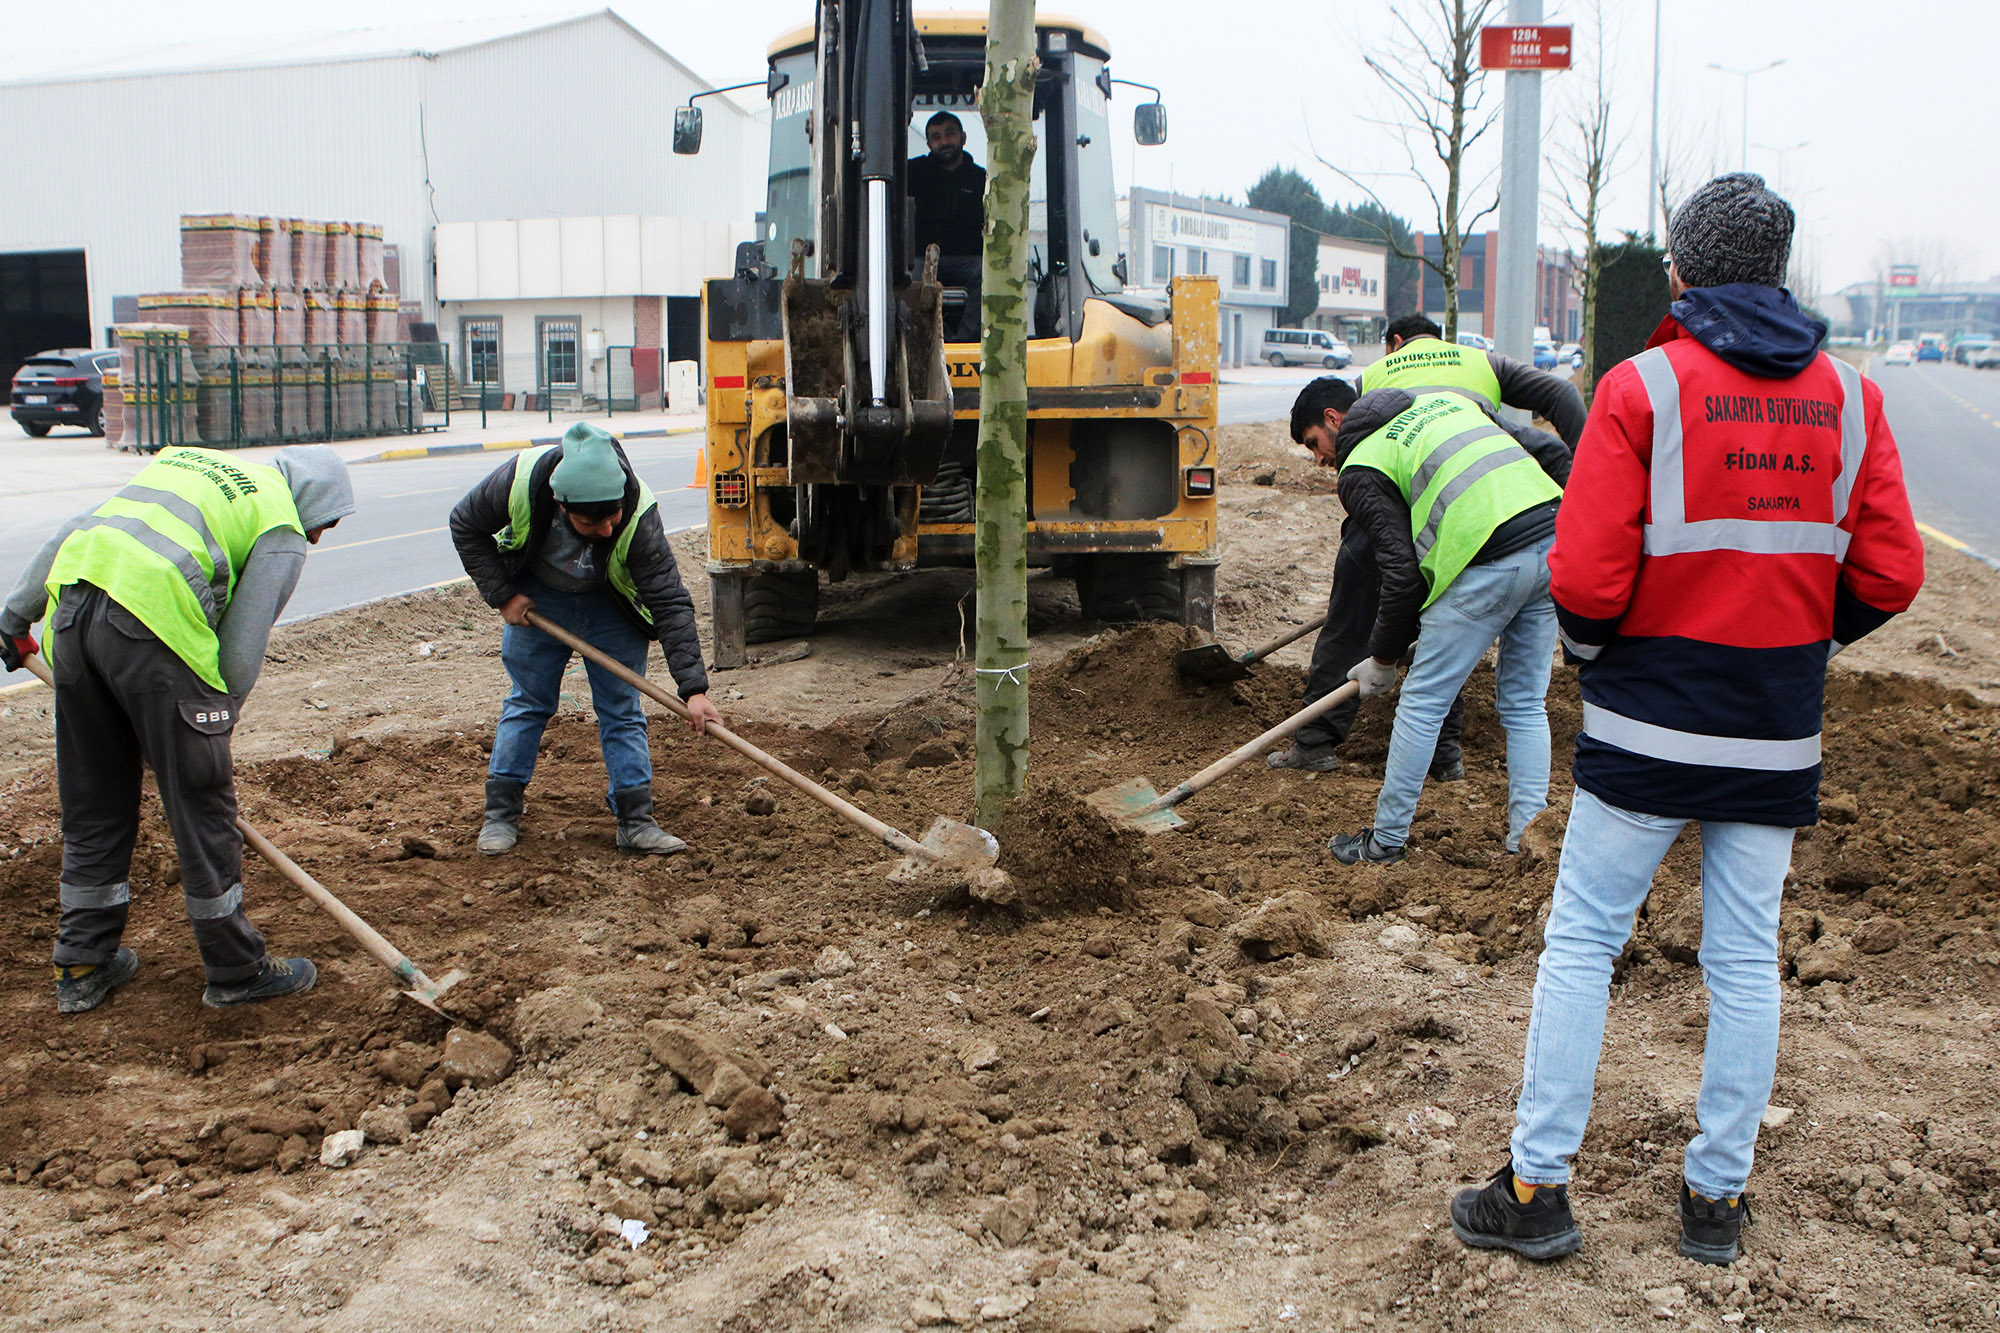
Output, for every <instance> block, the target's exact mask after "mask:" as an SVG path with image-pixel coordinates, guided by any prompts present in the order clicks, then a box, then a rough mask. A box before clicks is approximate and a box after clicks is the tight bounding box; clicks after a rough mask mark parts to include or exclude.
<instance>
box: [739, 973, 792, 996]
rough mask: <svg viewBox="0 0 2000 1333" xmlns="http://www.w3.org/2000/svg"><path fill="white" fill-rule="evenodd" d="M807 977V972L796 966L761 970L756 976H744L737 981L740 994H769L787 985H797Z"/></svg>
mask: <svg viewBox="0 0 2000 1333" xmlns="http://www.w3.org/2000/svg"><path fill="white" fill-rule="evenodd" d="M805 979H806V974H805V973H803V972H801V971H799V970H798V969H797V968H796V967H780V968H775V969H773V970H772V971H769V972H759V973H758V974H757V975H756V976H754V977H744V978H742V979H741V980H739V981H738V982H737V983H736V993H737V994H738V995H769V994H770V993H771V992H772V991H774V990H778V989H780V988H782V987H785V986H796V985H798V984H799V983H800V982H802V981H804V980H805Z"/></svg>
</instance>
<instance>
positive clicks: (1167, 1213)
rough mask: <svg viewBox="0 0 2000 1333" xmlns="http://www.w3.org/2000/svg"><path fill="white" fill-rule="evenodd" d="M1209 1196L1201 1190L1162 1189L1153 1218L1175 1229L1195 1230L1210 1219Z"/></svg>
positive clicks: (1155, 1204) (1162, 1224) (1156, 1200)
mask: <svg viewBox="0 0 2000 1333" xmlns="http://www.w3.org/2000/svg"><path fill="white" fill-rule="evenodd" d="M1208 1209H1209V1202H1208V1196H1207V1195H1206V1194H1203V1193H1202V1192H1201V1191H1200V1190H1161V1191H1160V1197H1158V1198H1157V1199H1155V1201H1154V1208H1153V1218H1154V1220H1155V1221H1156V1222H1158V1223H1159V1225H1161V1226H1163V1227H1167V1228H1169V1229H1171V1230H1174V1231H1193V1230H1194V1229H1195V1228H1196V1227H1198V1226H1200V1225H1201V1224H1202V1223H1203V1222H1206V1221H1207V1220H1208Z"/></svg>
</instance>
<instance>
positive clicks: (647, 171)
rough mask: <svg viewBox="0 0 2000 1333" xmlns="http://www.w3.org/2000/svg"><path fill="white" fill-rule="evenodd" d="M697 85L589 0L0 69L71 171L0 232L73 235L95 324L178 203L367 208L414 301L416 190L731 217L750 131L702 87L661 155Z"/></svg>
mask: <svg viewBox="0 0 2000 1333" xmlns="http://www.w3.org/2000/svg"><path fill="white" fill-rule="evenodd" d="M755 73H756V71H752V73H751V76H752V77H754V75H755ZM698 86H699V85H698V84H697V82H696V81H695V80H694V78H693V76H692V75H691V74H690V73H689V72H688V71H687V70H686V69H685V68H684V67H683V66H681V65H680V64H679V63H678V62H677V61H674V60H673V59H671V58H670V57H667V56H664V55H663V54H662V53H660V52H659V51H658V50H657V49H656V48H654V47H653V46H652V45H651V44H650V43H648V42H646V41H645V40H644V39H643V38H641V37H639V36H638V35H637V34H635V33H634V32H632V31H631V30H630V29H627V28H626V27H625V26H624V24H622V23H621V22H619V21H618V20H617V19H616V18H614V17H612V16H611V15H610V14H609V13H608V12H600V13H597V14H592V15H589V16H586V17H584V18H581V19H578V20H575V21H573V22H570V23H565V24H560V25H557V26H555V27H551V28H544V29H540V30H537V31H534V32H529V33H524V34H519V35H517V36H514V37H510V38H504V39H501V40H499V41H494V42H488V43H484V44H481V45H478V46H472V47H466V48H463V49H460V50H457V51H450V52H445V53H443V54H441V55H438V56H436V57H434V58H424V57H415V56H397V57H387V58H373V59H354V60H340V61H332V62H327V63H323V64H298V65H286V66H271V67H265V68H257V69H238V70H216V71H207V72H186V73H164V74H140V75H128V76H122V77H105V78H85V79H76V80H71V81H65V82H55V83H39V84H34V83H19V84H7V85H0V126H4V127H6V131H7V138H8V142H10V143H13V144H16V145H19V144H24V143H53V144H65V145H70V146H71V151H70V155H69V157H68V158H67V159H66V161H67V162H68V164H69V166H70V167H71V168H76V169H80V170H82V171H84V173H85V174H84V175H83V176H82V177H80V178H79V177H74V176H72V177H68V178H64V179H62V180H61V181H60V182H53V181H52V182H51V184H50V187H49V188H47V189H39V188H33V187H31V186H30V185H29V183H28V182H26V181H24V180H18V179H17V180H15V181H13V182H12V183H11V184H10V186H9V188H7V189H5V190H0V251H9V250H43V249H77V248H80V249H82V250H84V251H85V253H86V256H87V262H88V264H89V271H90V306H91V311H90V314H91V324H92V326H93V328H98V329H101V328H103V327H104V326H105V325H107V324H109V323H110V322H111V298H112V296H113V295H131V294H137V293H140V292H148V291H162V290H172V289H174V288H176V287H178V286H179V285H180V257H179V246H180V231H179V224H180V215H181V214H182V213H214V212H232V211H233V212H245V213H255V214H268V215H278V216H290V217H309V218H331V219H342V220H354V221H368V222H379V223H381V224H383V226H384V228H385V239H386V240H388V241H389V242H391V243H393V244H396V245H399V246H401V248H402V253H403V269H402V271H403V285H404V289H405V295H406V297H410V298H419V297H420V298H422V299H423V300H424V303H425V307H426V310H427V312H430V313H434V312H435V310H436V303H435V299H434V294H433V293H432V292H431V291H430V260H429V254H430V235H431V227H432V225H433V214H432V208H433V206H434V207H435V209H436V217H437V218H438V219H442V220H445V221H473V220H479V219H491V218H509V217H516V218H519V217H528V218H537V217H544V218H545V217H560V216H575V215H604V214H655V215H670V216H678V217H682V218H693V219H702V220H709V221H717V222H745V223H747V222H748V221H749V220H750V218H751V215H752V213H753V212H754V211H755V210H756V209H757V208H759V207H761V206H762V200H761V188H759V189H757V190H754V191H753V190H752V189H751V188H750V187H749V182H752V181H761V180H762V177H763V173H764V164H763V159H764V155H765V138H764V134H765V131H764V130H763V127H762V125H761V123H760V122H759V121H758V120H757V119H756V118H754V117H752V116H750V115H748V114H746V113H744V112H743V111H742V110H740V109H739V108H737V107H735V106H734V105H733V104H730V103H728V102H727V101H726V99H723V98H711V99H706V100H705V101H704V103H703V105H704V106H705V107H707V108H709V113H708V118H707V119H708V127H707V128H708V133H707V143H706V144H705V145H704V149H703V152H702V153H701V154H700V155H699V156H697V157H675V156H674V155H673V153H672V151H671V147H670V138H671V131H672V120H673V112H672V108H673V106H674V105H676V104H677V103H680V102H684V101H685V100H686V98H687V96H688V94H689V93H690V92H692V91H694V90H695V89H696V88H697V87H698ZM79 154H80V156H79ZM426 159H428V164H429V172H430V181H431V184H432V186H434V187H435V192H434V194H433V192H432V191H431V190H430V189H427V188H426V185H425V163H426Z"/></svg>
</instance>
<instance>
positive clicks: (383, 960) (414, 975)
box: [23, 657, 465, 1022]
mask: <svg viewBox="0 0 2000 1333" xmlns="http://www.w3.org/2000/svg"><path fill="white" fill-rule="evenodd" d="M23 665H24V666H26V667H27V668H28V670H30V671H32V672H34V673H35V675H36V677H37V678H39V679H40V680H41V682H42V684H44V685H46V686H48V687H49V688H50V689H54V688H55V685H56V682H55V678H54V677H53V676H51V675H50V674H49V668H48V664H47V663H46V662H44V661H42V659H41V658H40V657H31V658H29V659H28V660H27V661H26V662H25V663H23ZM236 828H237V831H238V832H240V833H241V834H242V835H243V841H245V842H247V843H249V844H250V847H251V850H253V851H255V852H256V853H257V855H259V856H261V857H263V858H264V859H265V860H266V861H269V862H270V863H271V865H272V867H273V868H274V869H275V870H277V872H278V873H279V874H281V875H283V876H284V877H285V878H286V879H288V880H290V881H291V882H292V883H293V884H295V885H296V886H298V887H299V888H300V889H302V890H303V891H304V892H305V895H306V897H308V898H310V899H312V900H313V902H314V903H315V904H317V905H318V907H319V909H320V910H321V911H323V912H325V913H326V914H327V915H328V916H330V917H332V918H333V919H334V920H335V921H337V922H339V923H340V928H341V929H342V930H345V931H346V932H347V933H348V934H349V935H352V936H353V937H354V939H355V942H356V943H358V944H359V945H360V946H361V947H362V948H364V949H366V950H367V951H368V952H369V953H370V954H371V955H373V956H374V959H375V961H376V962H378V963H380V964H382V966H384V967H386V968H388V969H389V970H390V971H391V972H393V973H395V974H396V979H397V980H399V981H401V982H402V983H403V984H404V985H406V986H408V987H410V989H409V990H406V991H404V992H403V994H404V995H405V996H406V997H408V998H409V999H412V1000H415V1001H416V1002H417V1003H418V1004H420V1005H422V1006H423V1007H424V1008H426V1009H428V1010H430V1011H431V1012H432V1013H434V1014H436V1015H437V1016H438V1017H439V1018H442V1019H445V1020H446V1021H447V1022H455V1021H457V1020H456V1019H454V1018H453V1017H452V1015H450V1014H448V1013H446V1012H445V1011H444V1010H443V1009H441V1008H439V1007H438V997H440V996H442V995H443V994H444V993H445V992H446V991H448V990H450V989H451V988H452V987H453V986H456V985H457V984H458V983H459V982H461V981H463V980H465V973H463V972H461V971H459V970H458V969H456V968H454V969H452V970H451V971H450V972H447V973H445V975H444V976H442V977H440V978H439V979H438V980H436V981H432V980H431V979H430V978H429V977H427V976H425V975H424V970H423V969H422V968H420V967H418V966H417V965H416V964H415V963H413V962H411V961H410V960H409V958H408V956H406V955H405V954H404V953H403V951H402V950H400V949H398V948H397V947H396V946H395V945H393V944H391V943H389V941H387V940H385V939H383V938H382V936H381V935H380V934H379V933H377V932H376V930H375V928H374V927H373V926H370V925H369V924H368V923H367V922H366V921H363V920H362V919H361V918H360V917H358V916H356V915H355V914H354V912H353V911H352V910H351V909H350V908H349V907H348V906H347V904H346V903H343V902H342V901H340V899H338V898H336V897H334V896H333V894H331V893H329V892H328V891H327V890H326V888H325V886H323V885H322V884H321V883H320V882H319V881H318V880H316V879H314V878H313V877H312V876H311V875H308V874H307V873H306V872H305V871H304V870H302V869H300V868H299V865H298V862H296V861H294V860H292V858H291V857H289V856H286V855H285V854H284V853H283V852H281V851H279V850H278V849H277V847H276V846H275V845H273V844H272V842H271V840H270V839H269V838H266V837H265V836H264V835H263V834H261V833H259V832H258V831H257V830H256V829H254V828H252V827H250V825H249V824H248V823H246V822H245V821H243V820H241V819H238V820H237V821H236Z"/></svg>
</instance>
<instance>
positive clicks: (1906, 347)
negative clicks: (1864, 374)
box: [1882, 343, 1917, 366]
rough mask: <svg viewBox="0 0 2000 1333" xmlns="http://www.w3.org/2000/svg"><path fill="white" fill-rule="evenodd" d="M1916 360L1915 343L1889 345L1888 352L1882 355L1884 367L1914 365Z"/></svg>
mask: <svg viewBox="0 0 2000 1333" xmlns="http://www.w3.org/2000/svg"><path fill="white" fill-rule="evenodd" d="M1916 359H1917V345H1916V344H1915V343H1890V344H1889V350H1888V351H1886V352H1884V353H1882V364H1883V365H1885V366H1907V365H1911V364H1914V363H1915V361H1916Z"/></svg>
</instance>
